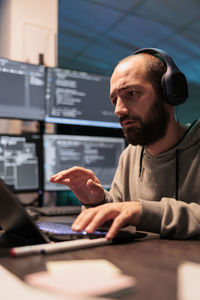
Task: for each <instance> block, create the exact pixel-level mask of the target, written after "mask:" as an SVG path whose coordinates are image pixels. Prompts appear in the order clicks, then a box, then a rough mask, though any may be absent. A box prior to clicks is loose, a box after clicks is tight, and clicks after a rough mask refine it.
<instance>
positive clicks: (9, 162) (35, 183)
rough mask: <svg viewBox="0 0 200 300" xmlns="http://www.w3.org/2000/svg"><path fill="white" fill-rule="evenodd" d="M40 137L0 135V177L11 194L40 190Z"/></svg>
mask: <svg viewBox="0 0 200 300" xmlns="http://www.w3.org/2000/svg"><path fill="white" fill-rule="evenodd" d="M41 146H42V141H41V136H40V135H37V134H31V135H0V177H1V178H2V179H3V180H4V182H5V183H6V184H7V185H8V186H9V188H10V189H11V191H13V192H30V191H39V190H40V189H41V188H42V178H41V176H42V175H41V171H42V170H43V169H42V166H41V161H42V153H41V149H42V147H41Z"/></svg>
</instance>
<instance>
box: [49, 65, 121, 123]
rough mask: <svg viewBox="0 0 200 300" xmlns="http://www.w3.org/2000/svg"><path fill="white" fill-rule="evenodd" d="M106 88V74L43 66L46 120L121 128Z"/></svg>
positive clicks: (107, 84)
mask: <svg viewBox="0 0 200 300" xmlns="http://www.w3.org/2000/svg"><path fill="white" fill-rule="evenodd" d="M109 89H110V88H109V77H106V76H102V75H95V74H90V73H86V72H79V71H73V70H68V69H61V68H47V77H46V94H45V98H46V105H47V107H46V117H45V120H46V122H53V123H64V124H72V125H85V126H97V127H98V126H100V127H110V128H121V126H120V124H119V122H118V119H117V117H116V116H115V115H114V106H113V105H112V104H111V101H110V99H109V94H110V92H109Z"/></svg>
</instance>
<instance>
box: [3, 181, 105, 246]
mask: <svg viewBox="0 0 200 300" xmlns="http://www.w3.org/2000/svg"><path fill="white" fill-rule="evenodd" d="M0 226H1V229H2V231H1V234H0V246H7V247H16V246H24V245H37V244H43V243H49V242H50V241H52V240H53V241H67V240H73V239H78V238H98V237H104V236H105V234H106V232H102V231H96V232H94V233H93V234H90V235H88V234H87V233H86V232H84V231H82V232H75V231H73V230H72V229H71V224H69V223H59V222H38V223H35V222H34V221H33V220H32V219H31V217H30V216H29V215H28V213H27V212H26V210H25V209H24V207H23V206H22V204H21V203H20V202H19V199H18V198H17V197H16V196H15V195H14V194H13V193H12V192H11V191H10V190H9V189H8V187H7V186H6V185H5V183H4V182H3V180H2V179H0Z"/></svg>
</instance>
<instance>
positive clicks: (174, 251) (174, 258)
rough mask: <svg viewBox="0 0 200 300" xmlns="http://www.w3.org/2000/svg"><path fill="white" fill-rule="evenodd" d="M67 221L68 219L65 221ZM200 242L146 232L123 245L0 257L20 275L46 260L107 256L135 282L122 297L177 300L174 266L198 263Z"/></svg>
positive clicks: (39, 268) (0, 261)
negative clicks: (134, 286) (170, 238)
mask: <svg viewBox="0 0 200 300" xmlns="http://www.w3.org/2000/svg"><path fill="white" fill-rule="evenodd" d="M54 219H55V218H54ZM43 220H46V218H43ZM48 220H49V218H48ZM51 220H52V218H51ZM59 220H60V219H59ZM62 220H66V217H63V218H62ZM70 220H71V219H70V218H68V220H67V221H70ZM60 221H61V220H60ZM199 245H200V241H194V240H191V241H173V240H163V239H160V238H159V236H158V235H154V234H148V235H147V237H145V238H143V239H141V240H135V241H134V242H131V243H128V244H124V245H106V246H102V247H95V248H89V249H83V250H76V251H71V252H64V253H57V254H51V255H46V256H43V255H31V256H27V257H18V258H12V257H7V256H6V257H0V264H2V265H3V266H4V267H6V268H7V269H8V270H10V271H12V272H13V273H14V274H16V275H17V276H19V277H20V278H23V276H24V275H25V274H28V273H32V272H37V271H42V270H44V269H45V263H46V262H47V261H59V260H71V259H77V260H79V259H80V260H82V259H107V260H109V261H110V262H112V263H113V264H114V265H116V266H117V267H118V268H120V269H121V270H122V272H123V273H124V274H127V275H130V276H134V277H135V278H136V279H137V281H138V287H137V291H136V292H134V294H130V295H127V296H123V300H132V299H134V300H146V299H148V300H155V299H162V300H169V299H170V300H176V288H177V267H178V265H179V264H180V263H181V262H183V261H185V260H190V261H194V262H199V263H200V254H199Z"/></svg>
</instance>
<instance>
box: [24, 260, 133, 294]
mask: <svg viewBox="0 0 200 300" xmlns="http://www.w3.org/2000/svg"><path fill="white" fill-rule="evenodd" d="M61 264H63V266H61V265H60V262H55V263H48V268H49V271H47V272H40V273H33V274H29V275H27V276H26V277H25V280H26V281H27V282H28V283H29V284H32V285H34V286H37V287H42V288H46V289H47V290H48V291H54V292H56V293H58V294H60V295H65V296H67V297H100V296H106V297H113V296H121V295H124V294H127V293H131V292H133V290H134V289H135V287H136V280H135V278H133V277H131V276H126V275H123V274H121V273H120V271H119V269H118V268H116V267H115V266H113V265H112V264H111V263H109V262H106V261H105V260H102V261H101V260H97V263H96V261H95V260H91V261H88V260H86V261H84V260H83V261H72V262H70V261H69V262H66V261H65V262H61ZM68 265H69V268H68ZM73 266H74V268H73ZM103 270H104V271H103Z"/></svg>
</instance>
